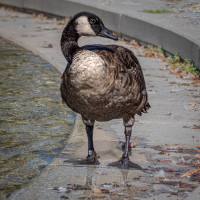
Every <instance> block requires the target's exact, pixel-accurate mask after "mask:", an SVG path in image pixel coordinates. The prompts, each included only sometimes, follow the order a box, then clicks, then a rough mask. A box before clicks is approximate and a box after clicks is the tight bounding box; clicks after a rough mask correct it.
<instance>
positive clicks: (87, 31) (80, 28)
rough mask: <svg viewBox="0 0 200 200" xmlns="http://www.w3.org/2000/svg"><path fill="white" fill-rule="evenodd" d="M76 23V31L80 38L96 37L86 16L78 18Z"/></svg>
mask: <svg viewBox="0 0 200 200" xmlns="http://www.w3.org/2000/svg"><path fill="white" fill-rule="evenodd" d="M76 22H77V26H76V30H77V32H78V34H79V35H80V36H84V35H85V36H86V35H96V34H95V32H94V31H93V30H92V28H91V26H90V23H89V22H88V19H87V17H86V16H82V17H79V18H78V19H77V20H76Z"/></svg>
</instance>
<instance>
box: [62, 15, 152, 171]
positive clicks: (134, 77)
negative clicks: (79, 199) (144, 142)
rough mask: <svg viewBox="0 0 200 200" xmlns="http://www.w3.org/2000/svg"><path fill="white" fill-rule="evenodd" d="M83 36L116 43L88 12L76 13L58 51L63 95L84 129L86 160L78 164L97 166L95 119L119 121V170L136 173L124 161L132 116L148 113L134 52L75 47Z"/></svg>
mask: <svg viewBox="0 0 200 200" xmlns="http://www.w3.org/2000/svg"><path fill="white" fill-rule="evenodd" d="M81 36H101V37H106V38H110V39H113V40H117V39H118V38H117V37H116V36H115V35H113V34H112V32H111V31H110V30H108V29H107V28H105V26H104V24H103V22H102V20H101V19H100V18H99V17H97V16H96V15H94V14H92V13H88V12H81V13H78V14H76V15H75V16H74V17H73V18H72V19H71V20H70V21H69V23H68V25H67V26H66V27H65V28H64V30H63V33H62V37H61V50H62V53H63V54H64V56H65V58H66V60H67V61H68V65H67V67H66V69H65V71H64V73H63V76H62V83H61V88H60V89H61V96H62V99H63V101H64V102H65V103H66V104H67V105H68V106H69V107H70V108H71V109H72V110H73V111H75V112H77V113H80V114H81V116H82V119H83V123H84V124H85V125H86V132H87V137H88V156H87V157H86V158H85V159H83V160H81V161H79V164H94V165H95V164H99V161H98V158H99V156H98V155H97V153H96V152H95V150H94V145H93V127H94V122H95V120H97V121H109V120H112V119H118V118H123V122H124V126H125V138H126V143H125V151H124V153H123V155H122V157H121V158H120V160H119V161H117V162H114V163H111V164H110V165H112V166H117V167H121V168H140V167H139V165H137V164H134V163H132V162H131V161H130V160H129V156H128V145H129V141H130V137H131V132H132V126H133V124H134V121H135V120H134V116H135V115H136V114H139V115H141V112H147V109H148V108H150V105H149V103H148V97H147V92H146V86H145V81H144V77H143V73H142V69H141V66H140V64H139V62H138V60H137V58H136V57H135V55H134V54H133V52H132V51H130V50H128V49H126V48H124V47H121V46H117V45H106V46H103V45H86V46H83V47H79V46H78V43H77V41H78V39H79V37H81Z"/></svg>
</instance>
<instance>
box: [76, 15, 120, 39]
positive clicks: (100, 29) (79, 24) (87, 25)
mask: <svg viewBox="0 0 200 200" xmlns="http://www.w3.org/2000/svg"><path fill="white" fill-rule="evenodd" d="M72 22H73V25H74V28H75V30H76V32H77V34H78V36H79V37H81V36H100V37H106V38H110V39H113V40H117V39H118V37H117V36H115V35H113V33H112V32H111V31H110V30H109V29H107V28H106V27H105V26H104V24H103V22H102V20H101V19H100V18H99V17H98V16H96V15H94V14H92V13H88V12H81V13H78V14H77V15H75V16H74V17H73V19H72Z"/></svg>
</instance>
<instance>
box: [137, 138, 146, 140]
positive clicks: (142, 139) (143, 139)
mask: <svg viewBox="0 0 200 200" xmlns="http://www.w3.org/2000/svg"><path fill="white" fill-rule="evenodd" d="M135 140H144V139H142V138H135Z"/></svg>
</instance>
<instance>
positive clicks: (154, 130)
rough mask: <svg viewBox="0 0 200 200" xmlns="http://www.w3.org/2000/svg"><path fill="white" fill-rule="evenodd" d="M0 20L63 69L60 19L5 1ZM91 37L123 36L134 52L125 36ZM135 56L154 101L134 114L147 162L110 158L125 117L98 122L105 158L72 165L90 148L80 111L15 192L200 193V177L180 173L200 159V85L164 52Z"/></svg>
mask: <svg viewBox="0 0 200 200" xmlns="http://www.w3.org/2000/svg"><path fill="white" fill-rule="evenodd" d="M105 24H106V23H105ZM0 26H1V27H2V28H1V29H0V35H1V36H3V37H5V38H7V39H10V40H11V41H14V42H16V43H18V44H20V45H22V46H24V47H25V48H28V49H30V50H32V51H34V53H36V54H39V55H40V56H42V57H43V58H44V59H46V60H47V61H48V62H50V63H51V64H53V65H54V66H56V68H57V69H58V70H59V71H60V72H63V70H64V68H65V66H66V61H65V59H64V57H63V55H62V54H61V52H60V47H59V40H60V36H61V33H62V30H63V28H64V25H60V24H59V23H58V22H57V21H56V20H50V19H45V18H42V17H33V16H31V15H28V14H23V13H17V12H8V11H5V10H2V9H1V10H0ZM88 43H105V44H108V43H114V44H120V45H123V46H126V47H128V48H130V49H131V50H133V51H134V52H135V53H136V54H137V50H136V49H134V48H133V46H132V45H129V44H126V43H123V42H115V41H110V40H107V39H104V38H92V37H91V38H82V39H81V40H80V44H88ZM138 58H139V61H140V63H141V65H142V67H143V70H144V75H145V79H146V83H147V89H148V93H149V99H150V104H151V106H152V108H151V110H150V111H149V113H148V114H146V115H143V116H142V117H139V116H138V117H137V118H136V123H135V125H134V128H133V136H132V142H134V143H136V148H134V149H132V150H131V157H130V158H131V160H132V161H134V162H135V163H137V164H139V165H140V166H141V167H142V168H143V170H141V171H137V170H129V171H126V170H125V171H124V170H119V169H114V168H111V167H108V166H107V164H108V163H110V162H112V161H115V160H117V159H119V158H120V156H121V154H122V151H121V144H122V143H121V142H120V141H123V140H124V135H123V125H122V121H121V120H112V121H110V122H106V123H99V122H97V123H96V125H95V131H94V132H95V138H94V140H95V146H96V151H97V152H98V154H99V155H100V156H101V158H100V162H101V165H100V166H98V167H87V166H85V167H83V166H76V167H74V166H73V165H72V164H71V163H70V162H65V161H66V160H72V159H78V158H82V157H83V156H85V155H86V149H87V141H86V136H85V130H84V126H83V124H82V122H81V121H80V117H79V116H78V117H77V120H76V125H75V128H74V131H73V133H72V135H71V138H70V139H69V141H68V145H67V146H66V148H65V149H64V150H63V151H62V153H61V154H60V155H59V156H58V157H57V158H55V159H54V160H53V162H52V163H51V164H50V165H49V166H48V167H47V168H46V169H45V170H44V171H43V172H42V174H41V175H40V176H39V177H37V178H35V179H34V180H33V181H31V182H30V184H29V185H28V186H27V187H25V188H23V189H22V190H20V191H17V192H16V193H15V194H13V195H12V196H11V197H10V199H30V200H32V199H67V198H69V199H92V198H93V199H95V198H102V199H144V198H147V199H185V198H186V197H188V198H189V199H195V198H196V197H197V196H198V194H199V189H198V190H196V191H195V188H197V186H198V185H199V180H198V177H196V176H192V175H191V176H188V177H185V178H181V177H180V176H181V175H183V174H184V173H185V172H186V171H188V170H190V169H194V163H197V164H198V163H199V158H198V155H199V148H198V145H199V141H200V136H199V116H200V115H199V114H200V112H199V109H200V106H199V105H200V102H199V98H200V96H199V94H200V87H199V85H198V84H193V82H194V81H191V80H185V79H179V78H177V77H176V76H175V75H171V74H170V73H169V71H168V70H165V66H166V63H163V62H162V60H159V59H153V58H145V57H138ZM188 103H189V104H188ZM193 191H194V194H193ZM193 195H194V196H193ZM193 197H194V198H193Z"/></svg>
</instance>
